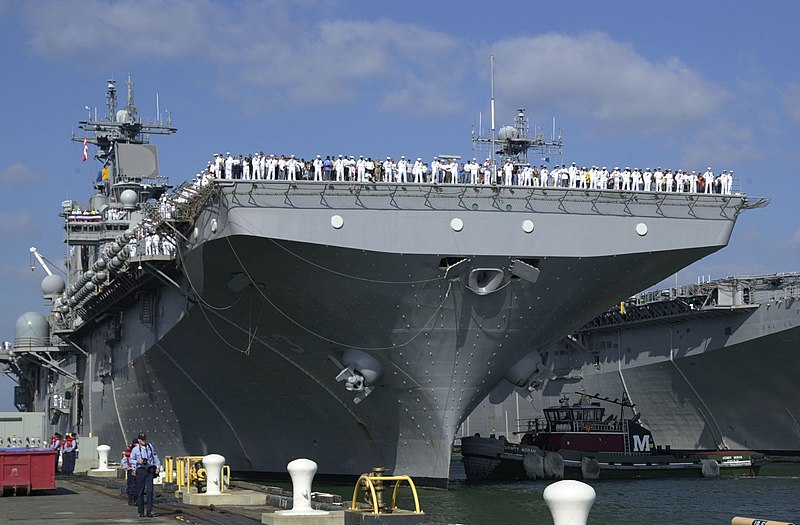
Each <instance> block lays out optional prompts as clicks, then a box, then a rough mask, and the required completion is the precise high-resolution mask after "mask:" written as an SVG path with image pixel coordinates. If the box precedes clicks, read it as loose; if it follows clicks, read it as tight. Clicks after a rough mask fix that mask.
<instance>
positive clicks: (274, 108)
mask: <svg viewBox="0 0 800 525" xmlns="http://www.w3.org/2000/svg"><path fill="white" fill-rule="evenodd" d="M797 20H800V3H798V2H794V1H788V0H787V1H768V2H742V1H704V2H697V1H671V2H659V3H655V2H641V1H607V2H597V1H576V2H570V1H563V2H533V1H520V2H507V1H495V2H491V3H487V2H483V3H478V2H463V1H427V2H415V1H404V2H376V1H352V2H344V1H342V2H340V1H333V0H332V1H321V2H314V1H310V0H297V1H265V2H255V1H246V0H243V1H236V2H230V3H224V2H213V1H203V0H198V1H190V0H179V1H163V0H141V1H137V2H113V1H104V0H103V1H101V0H81V1H25V2H23V1H10V0H0V48H1V49H2V57H3V66H4V67H3V71H4V79H3V81H2V82H0V115H2V118H3V124H4V125H3V126H2V129H0V192H2V195H3V204H2V207H0V254H2V255H1V256H0V340H1V339H8V340H13V337H14V325H15V322H16V319H17V318H18V317H19V315H20V314H21V313H22V312H25V311H28V310H37V311H42V312H44V308H43V301H42V299H41V296H40V294H39V289H40V288H39V287H40V282H41V280H42V278H43V277H44V274H43V273H42V271H41V270H40V269H39V268H37V269H36V271H34V272H32V271H31V270H30V260H29V259H30V256H29V252H28V248H29V247H30V246H32V245H33V246H36V247H38V248H39V250H40V251H41V252H42V253H44V254H45V256H47V257H48V258H49V259H50V260H52V261H55V262H58V261H60V260H61V258H62V256H63V254H64V251H65V250H64V245H63V230H62V223H61V220H60V218H59V217H58V215H57V214H58V211H59V205H60V203H61V201H62V200H64V199H66V198H72V199H76V200H78V201H80V202H84V201H86V200H87V199H88V197H89V196H90V195H91V193H92V190H91V182H92V179H93V177H94V174H96V171H97V169H98V168H97V166H96V165H95V164H94V163H93V162H92V161H87V162H81V161H80V157H81V150H82V146H81V145H80V144H78V143H73V142H71V141H70V140H69V139H70V135H71V133H72V130H73V129H74V125H75V123H76V122H77V121H78V120H82V119H84V118H85V117H86V110H85V109H84V108H85V106H91V107H98V111H99V113H100V114H101V115H102V114H104V111H103V108H104V95H105V83H106V80H107V79H109V78H114V79H117V80H118V86H119V88H120V93H121V94H123V95H124V80H125V78H126V76H127V74H128V72H131V73H132V74H133V78H134V82H135V88H136V103H137V105H138V106H139V109H140V112H141V114H142V115H143V116H144V117H146V118H147V117H149V118H154V117H155V116H156V93H158V95H159V102H160V104H159V106H160V109H161V112H162V117H163V116H164V114H165V111H166V110H169V111H170V112H171V114H172V118H173V124H174V125H175V126H176V127H178V129H179V131H178V134H177V135H175V136H173V137H166V138H160V139H158V138H157V140H155V142H156V143H157V144H158V145H159V147H160V162H161V172H162V174H164V175H168V176H169V177H170V178H171V180H172V182H173V183H179V182H180V181H182V180H184V179H187V178H190V177H192V176H194V175H195V174H196V173H197V171H198V170H199V169H200V168H202V167H203V166H204V165H205V163H206V161H207V160H208V159H209V157H210V155H211V154H212V153H213V152H215V151H231V152H234V153H243V154H247V153H250V152H254V151H258V150H263V151H265V152H267V153H279V154H280V153H285V154H295V155H299V156H311V155H316V154H322V155H323V156H324V155H327V154H339V153H342V154H354V155H362V154H363V155H369V156H387V155H392V156H399V155H401V154H404V155H406V156H409V155H413V156H420V157H428V158H430V157H432V156H434V155H436V154H439V153H457V154H460V155H463V156H470V157H471V156H472V155H473V153H472V152H471V149H470V148H471V144H470V131H471V129H472V126H473V125H477V123H478V115H479V113H482V115H483V123H484V127H488V126H487V122H488V114H489V55H490V54H491V53H494V54H495V57H496V80H495V92H496V100H497V121H498V127H499V125H500V124H505V123H510V122H511V120H512V118H513V116H514V114H515V111H516V108H517V107H525V108H527V110H528V116H529V117H530V120H531V125H532V126H541V127H542V128H544V129H545V130H550V129H551V127H552V119H553V118H554V117H555V118H556V119H557V125H558V127H559V128H561V129H563V131H564V137H565V143H566V148H565V150H566V151H565V160H566V161H567V162H572V161H575V162H577V163H578V164H590V165H591V164H598V165H609V166H610V165H617V164H625V165H631V166H640V167H642V168H644V167H648V166H656V165H658V166H664V167H672V168H684V169H690V170H691V169H701V168H705V167H706V166H712V167H713V168H714V169H715V171H721V170H723V169H728V170H731V169H732V170H734V176H735V183H734V187H735V188H739V189H740V190H741V191H743V192H745V193H748V194H749V195H753V196H765V197H769V198H771V199H772V203H771V204H770V206H768V207H767V208H765V209H761V210H754V211H750V212H747V213H745V214H743V215H742V217H741V219H740V220H739V222H738V224H737V226H736V229H735V231H734V234H733V238H732V239H731V243H730V245H729V246H728V247H726V248H725V249H723V250H721V251H720V252H718V253H716V254H714V255H712V256H710V257H707V258H706V259H704V260H702V261H700V262H698V263H695V264H694V265H692V266H691V267H689V268H687V269H685V270H683V271H681V272H680V274H679V280H680V281H681V282H682V283H688V282H694V281H696V279H697V276H699V275H710V276H711V277H712V278H719V277H724V276H728V275H745V274H756V273H775V272H786V271H797V270H800V221H799V220H798V218H800V211H798V210H799V209H800V206H799V205H798V203H799V202H800V201H799V199H798V194H799V193H800V183H798V178H799V177H800V173H798V170H797V166H798V165H800V158H798V157H800V147H798V146H799V145H800V140H798V139H800V57H799V55H798V49H800V42H799V41H798V40H800V32H798V31H797V29H796V22H797ZM621 277H622V276H621ZM10 386H11V383H10V381H9V380H7V379H6V378H0V410H11V409H12V402H11V401H12V400H11V388H10Z"/></svg>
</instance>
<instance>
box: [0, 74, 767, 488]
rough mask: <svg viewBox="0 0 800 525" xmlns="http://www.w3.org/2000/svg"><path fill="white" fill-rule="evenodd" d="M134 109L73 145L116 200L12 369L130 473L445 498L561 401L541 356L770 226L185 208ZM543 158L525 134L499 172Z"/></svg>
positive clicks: (343, 197) (52, 286)
mask: <svg viewBox="0 0 800 525" xmlns="http://www.w3.org/2000/svg"><path fill="white" fill-rule="evenodd" d="M116 98H117V97H116V86H115V83H114V82H113V81H112V82H109V85H108V92H107V106H108V115H107V117H106V118H105V119H100V120H98V119H92V118H90V119H88V120H86V121H83V122H81V123H80V126H79V127H80V129H82V130H83V131H84V135H83V136H78V137H73V140H76V141H79V142H83V143H84V144H85V145H86V146H88V145H93V147H94V148H95V149H96V154H95V158H96V159H97V160H98V161H100V162H101V163H102V165H103V166H104V172H103V173H104V175H103V177H102V179H105V180H103V181H102V183H98V185H97V192H96V193H95V195H93V196H92V197H91V199H90V200H89V203H88V204H84V205H80V204H78V203H76V202H74V201H65V202H63V203H62V206H61V216H62V217H63V218H64V229H65V242H66V244H67V247H68V253H67V256H66V259H65V261H66V265H67V273H68V278H67V280H66V282H65V280H64V279H62V278H60V277H59V276H58V275H55V274H51V275H48V276H47V277H46V278H45V280H44V281H43V282H42V292H43V293H44V295H45V297H46V298H47V299H48V300H49V301H50V304H51V305H52V308H51V311H50V312H49V315H48V316H44V315H42V314H40V313H35V312H27V313H25V314H23V315H22V316H21V317H20V319H19V321H18V323H17V327H16V329H17V331H16V337H15V340H14V344H13V347H12V346H11V345H7V347H6V348H5V349H4V350H3V351H2V352H0V361H2V365H3V367H4V370H5V371H6V372H7V373H8V374H10V375H12V376H13V377H14V378H16V379H17V381H18V382H19V386H18V387H17V389H16V391H15V402H16V404H17V406H18V408H19V409H20V410H39V411H46V412H47V414H48V417H49V420H50V422H51V426H52V430H56V429H58V430H61V431H62V432H63V431H74V432H79V433H81V434H84V435H86V434H89V433H91V434H92V435H96V436H99V438H100V441H101V442H104V443H108V444H110V445H112V447H113V449H114V450H117V451H121V450H122V449H123V447H124V446H125V444H126V443H127V442H128V441H129V440H130V439H131V437H132V436H134V435H136V434H137V433H138V432H141V431H144V432H147V434H148V438H149V439H150V440H151V441H152V442H153V443H155V444H156V445H157V447H158V450H159V452H160V453H161V454H164V455H185V454H206V453H212V452H213V453H220V454H223V455H224V456H225V458H226V461H227V463H228V464H230V465H231V467H232V469H234V470H236V471H251V472H258V473H283V472H285V468H286V464H287V463H288V462H289V461H290V460H292V459H295V458H298V457H308V458H310V459H313V460H314V461H316V462H317V463H318V465H319V475H321V476H326V477H335V476H345V477H349V478H350V479H353V477H354V476H357V475H358V474H360V473H362V472H366V471H369V469H371V468H372V467H373V466H384V467H387V468H388V469H389V470H390V471H394V472H396V473H403V474H409V475H411V476H414V477H416V478H417V479H418V480H419V482H420V483H428V484H435V485H437V484H438V485H444V484H446V482H447V478H448V473H449V464H450V447H451V443H452V442H453V439H454V437H455V434H456V431H457V429H458V428H459V425H460V424H461V423H462V421H463V420H464V419H465V418H466V417H467V415H468V414H469V413H470V412H471V411H472V410H473V409H474V408H475V407H476V406H477V405H478V403H480V402H481V401H482V400H483V399H484V398H485V397H486V396H487V394H489V393H490V392H492V391H495V389H500V390H503V389H504V388H506V385H508V384H510V385H512V386H514V387H518V388H528V387H533V386H535V385H538V384H539V383H540V382H541V379H542V377H544V376H547V375H548V374H549V370H547V369H546V368H545V367H543V365H542V360H541V358H540V351H544V349H546V348H547V347H548V345H549V344H551V343H552V342H554V341H556V340H558V339H560V338H561V337H563V335H564V334H566V333H571V332H572V331H574V330H575V329H577V328H578V327H580V326H581V325H583V324H585V323H586V322H588V321H590V320H591V319H592V318H593V317H595V316H596V315H597V314H598V313H600V312H602V311H604V310H605V309H606V308H607V306H608V305H609V304H613V303H615V302H619V301H620V300H622V299H625V298H627V297H629V296H630V295H631V294H632V293H635V292H637V291H638V290H643V289H646V288H647V287H649V286H652V285H653V284H654V283H657V282H659V281H661V280H663V279H664V278H665V277H667V276H669V275H672V274H673V273H674V272H676V271H677V270H678V269H680V268H683V267H685V266H686V265H688V264H690V263H692V262H694V261H696V260H698V259H700V258H702V257H704V256H706V255H708V254H710V253H713V252H715V251H717V250H719V249H721V248H723V247H724V246H725V245H726V244H727V243H728V240H729V238H730V235H731V232H732V230H733V227H734V224H735V222H736V220H737V218H738V216H739V214H740V212H741V211H743V210H746V209H748V208H753V207H758V206H761V205H763V204H764V201H763V200H761V199H755V200H754V199H752V198H748V197H747V196H745V195H743V194H733V195H718V194H685V193H655V192H633V191H618V190H586V189H571V188H560V187H556V188H549V187H548V188H541V187H519V186H502V185H467V184H446V185H442V184H430V183H426V184H411V183H357V182H331V181H323V182H313V181H297V182H295V181H286V180H279V181H264V180H219V179H212V178H209V177H208V176H207V175H206V176H202V177H198V178H197V179H193V180H191V181H190V182H186V183H184V184H182V185H180V186H179V187H178V188H174V189H173V188H172V186H170V184H169V183H168V180H167V179H166V177H164V176H163V175H162V174H161V173H160V171H159V167H158V156H157V149H156V147H155V146H154V145H152V144H150V143H149V138H150V136H151V135H159V134H161V135H168V134H172V133H174V132H175V131H176V129H175V128H174V127H172V125H171V122H169V121H168V122H167V123H166V124H163V123H161V122H156V123H152V124H146V123H143V122H142V120H141V118H139V117H138V112H137V109H136V107H135V105H134V102H133V92H132V84H131V83H130V80H129V83H128V104H127V105H126V106H125V107H124V108H123V109H120V110H119V111H117V108H116ZM538 140H539V139H538V138H533V139H530V140H529V139H526V138H525V137H524V136H522V135H521V134H516V133H508V134H506V136H505V137H503V140H501V141H499V142H495V141H492V148H493V149H492V152H493V154H494V155H497V156H506V154H508V156H513V155H517V156H518V155H520V154H524V152H525V151H527V148H529V147H531V146H532V145H533V146H535V145H536V143H537V141H538ZM523 150H524V151H523ZM176 175H178V176H184V177H185V176H186V174H176ZM687 231H691V232H692V235H686V233H685V232H687ZM32 253H33V254H34V255H35V256H36V257H41V255H40V254H39V252H38V251H37V250H34V249H32ZM43 266H44V267H45V269H46V271H48V272H50V273H52V272H51V271H50V269H49V268H48V267H47V265H46V264H43ZM622 276H624V278H622ZM634 397H635V394H634ZM648 412H652V411H651V410H650V409H648ZM659 417H662V415H661V414H660V413H659ZM654 431H655V429H654Z"/></svg>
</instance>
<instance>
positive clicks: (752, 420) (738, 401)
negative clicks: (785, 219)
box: [543, 274, 800, 456]
mask: <svg viewBox="0 0 800 525" xmlns="http://www.w3.org/2000/svg"><path fill="white" fill-rule="evenodd" d="M743 279H744V281H745V282H746V281H747V279H748V278H743ZM761 279H762V280H763V281H765V282H771V283H772V284H765V285H762V286H761V289H759V287H758V286H757V285H752V286H751V285H749V284H748V291H747V293H748V294H749V299H748V304H738V305H737V304H734V305H730V306H723V305H717V306H715V307H712V308H710V309H707V310H702V311H696V312H690V313H688V314H685V315H675V316H672V317H667V318H664V319H661V320H646V321H645V320H643V321H640V322H631V323H627V324H622V325H619V326H618V327H616V328H612V327H604V328H600V327H595V328H593V329H592V330H589V331H588V332H587V335H588V337H585V338H584V342H586V344H587V345H589V346H588V347H587V349H588V350H589V351H588V353H587V352H586V351H585V350H584V351H583V352H581V351H580V350H577V349H573V351H567V352H563V353H562V354H561V355H555V356H554V358H555V363H556V372H557V374H558V377H557V378H556V379H555V380H553V381H550V382H548V384H547V385H546V386H545V388H544V391H543V394H544V396H545V403H548V402H550V403H552V402H554V401H556V402H557V400H558V398H559V397H560V396H561V395H563V394H571V393H574V392H576V391H580V390H581V389H585V391H586V392H588V393H596V392H598V393H600V394H601V395H602V396H608V397H611V398H612V399H613V398H615V397H619V396H620V395H621V393H622V392H627V393H628V395H629V396H630V398H631V399H632V400H633V401H634V402H635V403H636V409H637V410H638V411H640V412H641V413H642V421H643V423H644V424H645V425H646V426H647V427H648V428H650V429H651V430H652V432H653V434H654V436H656V437H657V438H658V440H659V442H660V443H661V444H670V445H672V446H673V447H675V448H686V449H710V448H716V449H722V450H725V449H737V448H746V449H752V450H759V451H762V452H766V453H768V454H774V455H786V456H798V455H800V425H799V424H798V421H800V410H798V409H797V406H796V404H795V403H794V399H795V397H796V396H795V394H796V391H797V377H798V375H800V365H798V360H797V352H798V350H800V300H798V299H799V298H798V295H797V290H798V288H797V286H796V283H797V274H794V276H792V275H789V276H788V277H786V278H785V279H781V277H780V276H773V277H772V278H771V279H770V278H769V277H765V278H761ZM792 282H793V283H794V285H792V284H791V283H792ZM775 283H780V284H775ZM734 302H735V301H734ZM601 346H602V347H604V348H605V350H602V349H600V348H601Z"/></svg>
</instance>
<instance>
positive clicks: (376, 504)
mask: <svg viewBox="0 0 800 525" xmlns="http://www.w3.org/2000/svg"><path fill="white" fill-rule="evenodd" d="M376 470H378V469H376ZM381 470H382V469H381ZM384 481H394V482H395V484H394V491H393V492H392V506H391V507H389V508H390V509H391V510H389V512H391V511H392V510H395V509H397V492H398V490H399V489H400V486H401V484H402V482H403V481H406V482H408V486H409V487H410V488H411V494H412V495H413V496H414V512H415V513H417V514H422V510H421V509H420V507H419V495H418V494H417V487H416V486H415V485H414V481H413V480H412V479H411V478H410V477H409V476H382V475H375V474H362V475H361V477H360V478H358V482H357V483H356V488H355V490H353V502H352V504H351V506H350V509H351V510H358V507H357V506H356V502H357V501H358V489H359V488H360V487H362V485H363V486H364V487H365V490H366V488H369V495H370V496H371V497H370V498H369V501H370V502H371V503H372V512H373V514H380V510H381V508H380V507H381V504H382V497H381V494H382V493H383V490H384V489H385V487H383V482H384ZM376 482H377V483H376ZM376 485H378V489H377V490H376Z"/></svg>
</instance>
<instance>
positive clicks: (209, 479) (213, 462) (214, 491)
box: [203, 454, 225, 496]
mask: <svg viewBox="0 0 800 525" xmlns="http://www.w3.org/2000/svg"><path fill="white" fill-rule="evenodd" d="M224 464H225V457H223V456H220V455H219V454H209V455H208V456H204V457H203V466H204V467H205V468H206V494H207V495H209V496H219V495H220V494H222V466H223V465H224Z"/></svg>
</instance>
